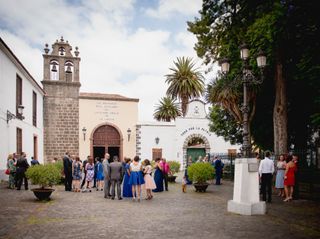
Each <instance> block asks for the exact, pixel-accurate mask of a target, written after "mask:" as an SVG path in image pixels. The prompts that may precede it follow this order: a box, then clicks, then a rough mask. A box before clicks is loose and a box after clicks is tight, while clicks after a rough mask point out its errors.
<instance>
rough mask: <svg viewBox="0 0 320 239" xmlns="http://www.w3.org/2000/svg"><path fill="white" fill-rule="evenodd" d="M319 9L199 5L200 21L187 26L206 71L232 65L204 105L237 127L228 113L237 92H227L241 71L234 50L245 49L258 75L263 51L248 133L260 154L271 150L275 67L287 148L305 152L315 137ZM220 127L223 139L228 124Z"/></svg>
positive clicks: (310, 4)
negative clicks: (281, 84)
mask: <svg viewBox="0 0 320 239" xmlns="http://www.w3.org/2000/svg"><path fill="white" fill-rule="evenodd" d="M317 4H318V1H316V0H309V1H293V0H288V1H275V0H265V1H260V0H259V1H251V0H237V1H234V0H222V1H221V0H203V4H202V9H201V10H200V11H199V12H200V17H197V18H195V19H194V21H192V22H188V30H189V31H190V32H192V33H194V34H195V36H196V37H197V43H196V44H195V50H196V51H197V54H198V56H199V57H201V58H202V59H203V60H204V62H205V64H207V66H208V68H207V71H210V70H211V69H212V66H213V63H215V62H217V61H218V60H219V59H220V58H221V57H228V58H229V59H230V63H231V68H230V73H229V75H228V77H227V78H225V79H224V82H220V83H219V84H217V85H212V86H213V87H211V86H208V88H209V89H208V90H207V100H208V102H211V103H219V104H220V105H221V106H222V107H223V108H224V109H225V112H222V111H220V112H218V113H219V114H223V113H225V115H226V117H228V114H229V115H230V116H231V117H233V118H234V119H235V120H236V121H237V122H238V123H239V122H241V121H240V120H239V119H241V118H240V117H239V116H237V115H236V114H234V112H232V109H234V108H235V107H239V101H236V100H235V99H237V98H234V97H235V96H236V97H238V99H240V103H241V101H242V99H241V97H242V95H241V88H240V89H238V88H234V90H233V91H230V90H231V87H232V86H233V85H234V84H233V80H234V79H235V76H236V75H237V74H238V73H239V71H240V67H241V60H240V57H239V48H238V46H239V45H240V44H241V43H242V42H246V43H247V44H248V45H249V48H250V55H251V56H252V58H251V59H250V66H251V67H252V69H253V71H254V72H255V73H258V68H257V65H256V62H255V55H256V53H257V51H258V50H259V49H262V50H264V51H265V53H266V54H267V63H268V67H267V69H266V71H265V72H264V73H265V80H264V82H263V84H262V85H261V90H260V92H259V94H257V96H256V97H257V98H256V101H257V107H256V112H255V115H254V117H253V118H252V126H253V127H252V128H251V135H252V136H253V139H254V142H255V143H256V145H258V146H259V147H260V148H270V147H272V146H273V142H272V140H273V134H272V132H273V124H272V122H273V107H274V98H275V86H274V81H273V79H274V77H275V65H276V63H277V62H278V63H279V62H280V63H281V65H282V70H283V73H284V80H285V82H286V84H287V96H286V97H287V105H288V132H289V134H288V135H289V137H288V144H289V145H290V144H291V143H293V144H294V145H295V146H296V147H299V148H305V147H306V146H307V144H309V142H310V139H311V138H312V136H313V135H314V132H316V131H319V130H320V129H319V128H320V116H319V109H320V84H319V75H320V58H319V55H320V43H319V38H320V18H319V11H318V9H317V8H315V7H314V6H316V5H317ZM210 87H211V88H210ZM228 96H230V98H228ZM253 100H255V99H254V98H253ZM252 106H253V105H251V106H250V108H251V109H252V108H253V107H252ZM216 116H217V115H216ZM215 120H216V119H215ZM212 122H213V123H214V121H212ZM221 123H222V124H223V122H221ZM220 126H221V127H225V128H226V129H225V132H226V133H227V132H228V131H229V130H230V128H229V127H230V124H229V122H227V121H225V125H220ZM220 126H219V127H220Z"/></svg>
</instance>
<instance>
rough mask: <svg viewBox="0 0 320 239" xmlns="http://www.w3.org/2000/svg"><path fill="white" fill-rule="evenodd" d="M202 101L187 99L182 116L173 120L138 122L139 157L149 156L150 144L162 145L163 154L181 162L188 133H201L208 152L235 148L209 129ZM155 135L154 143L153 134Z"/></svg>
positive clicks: (169, 158)
mask: <svg viewBox="0 0 320 239" xmlns="http://www.w3.org/2000/svg"><path fill="white" fill-rule="evenodd" d="M206 117H207V115H206V112H205V107H204V103H203V102H202V101H199V100H195V101H192V102H190V103H189V105H188V111H187V113H186V116H185V117H184V118H183V117H180V118H177V119H176V121H175V122H173V123H164V122H149V123H139V124H138V125H140V126H141V129H140V131H141V140H140V142H141V145H140V147H141V150H140V153H141V158H142V159H144V158H148V159H152V148H162V155H163V157H165V158H167V159H168V160H176V161H179V162H180V163H181V166H183V160H184V157H186V155H184V152H183V145H184V143H185V141H186V140H187V138H188V137H189V136H191V135H196V134H199V135H201V137H205V138H206V139H207V140H208V142H209V145H210V153H228V149H237V150H239V148H240V146H239V145H231V144H230V143H229V142H226V141H225V140H224V139H223V138H222V137H218V136H217V135H215V134H214V133H212V132H210V131H209V120H208V119H207V118H206ZM156 137H159V138H160V142H159V144H158V145H156V143H155V138H156Z"/></svg>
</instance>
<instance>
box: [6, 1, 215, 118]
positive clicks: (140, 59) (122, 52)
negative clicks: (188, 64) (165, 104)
mask: <svg viewBox="0 0 320 239" xmlns="http://www.w3.org/2000/svg"><path fill="white" fill-rule="evenodd" d="M201 4H202V1H201V0H90V1H89V0H27V1H26V0H0V37H1V38H2V39H3V40H4V41H5V42H6V44H7V45H8V46H9V47H10V49H11V50H12V51H13V52H14V54H15V55H16V56H17V57H18V58H19V60H20V61H21V62H22V64H23V65H24V66H25V67H26V68H27V69H28V71H29V72H30V73H31V74H32V76H33V77H34V78H35V79H36V81H37V82H38V83H39V84H40V85H41V83H40V82H41V80H43V79H42V75H43V58H42V54H43V53H44V51H43V49H44V46H45V44H46V43H48V44H49V46H51V45H52V44H53V43H54V42H55V41H56V40H57V39H60V37H61V36H63V38H64V39H65V40H68V41H69V43H70V45H71V46H72V47H73V49H74V48H75V47H76V46H78V47H79V51H80V55H79V56H80V57H81V62H80V82H81V88H80V92H92V93H107V94H120V95H123V96H126V97H132V98H138V99H140V102H139V121H152V120H153V112H154V109H155V106H156V105H157V104H158V103H159V100H160V99H161V97H164V96H165V93H166V90H167V87H168V85H167V84H166V83H165V75H166V74H169V73H170V70H169V68H170V67H172V66H173V61H174V60H176V58H177V57H182V56H185V57H192V58H193V59H194V61H195V62H196V65H197V66H198V67H200V68H201V69H204V66H203V64H202V60H201V59H199V58H197V56H196V52H195V50H194V49H193V48H194V44H195V43H196V37H195V36H194V35H193V34H192V33H190V32H188V31H187V23H186V22H187V21H192V20H194V18H195V17H198V16H199V13H198V12H199V10H200V9H201ZM203 74H204V73H203ZM205 77H206V83H208V82H209V80H210V76H209V75H208V76H206V75H205Z"/></svg>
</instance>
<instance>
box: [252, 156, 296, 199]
mask: <svg viewBox="0 0 320 239" xmlns="http://www.w3.org/2000/svg"><path fill="white" fill-rule="evenodd" d="M270 156H271V154H270V152H266V156H265V158H264V159H263V160H260V159H259V156H258V154H257V157H256V158H257V159H258V161H259V176H260V183H261V190H260V193H261V194H262V200H263V201H267V202H269V203H271V201H272V182H273V174H274V173H276V179H275V188H276V189H277V190H278V196H279V197H282V198H283V201H284V202H289V201H291V200H292V199H293V192H294V186H295V184H296V174H297V170H298V156H297V155H284V154H282V155H280V156H279V159H278V160H277V162H276V166H275V162H274V161H273V160H272V159H270Z"/></svg>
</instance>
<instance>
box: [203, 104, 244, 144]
mask: <svg viewBox="0 0 320 239" xmlns="http://www.w3.org/2000/svg"><path fill="white" fill-rule="evenodd" d="M209 111H210V116H209V117H210V124H209V127H210V131H212V132H214V133H215V134H216V135H218V136H222V137H223V138H224V140H226V141H230V143H231V144H241V143H242V127H241V125H239V123H237V122H236V121H235V119H234V118H233V117H232V116H231V115H230V114H229V112H228V111H227V110H225V109H223V108H222V107H221V106H219V105H216V104H215V105H212V107H210V108H209Z"/></svg>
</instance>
